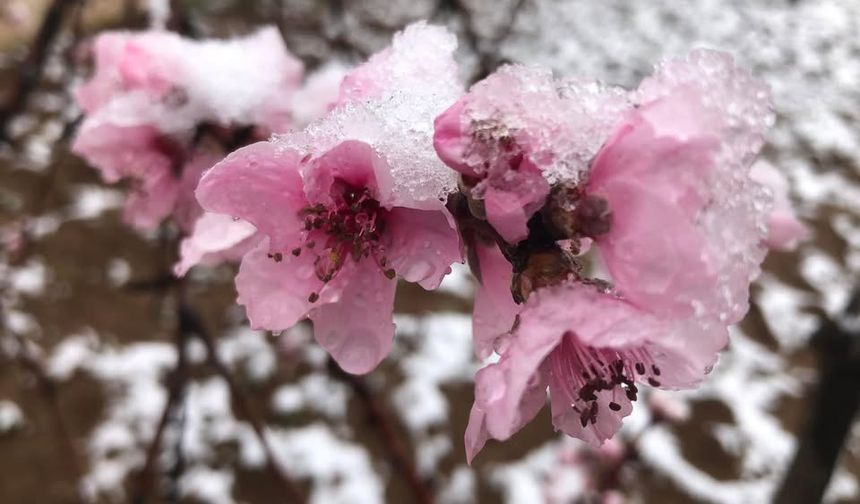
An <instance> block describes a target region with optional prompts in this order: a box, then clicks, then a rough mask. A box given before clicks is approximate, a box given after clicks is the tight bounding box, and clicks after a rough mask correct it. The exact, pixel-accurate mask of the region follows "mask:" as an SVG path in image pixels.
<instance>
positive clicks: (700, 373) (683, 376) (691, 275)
mask: <svg viewBox="0 0 860 504" xmlns="http://www.w3.org/2000/svg"><path fill="white" fill-rule="evenodd" d="M505 72H507V73H508V74H510V73H518V74H519V75H520V77H521V78H522V79H525V81H526V82H527V83H529V84H531V85H530V86H525V87H527V88H528V89H543V93H550V98H549V99H550V100H551V101H553V102H557V103H558V105H557V106H555V107H547V106H544V105H541V102H540V101H538V102H537V104H536V105H535V106H534V107H533V108H534V109H538V110H540V111H541V113H540V114H539V117H550V118H551V119H550V122H549V124H559V125H560V126H553V127H551V128H549V129H548V130H546V127H545V126H544V127H543V128H544V129H541V128H542V126H541V125H540V124H539V122H535V125H534V126H533V127H531V128H530V132H529V134H531V135H533V138H535V140H533V141H532V142H531V143H529V142H516V144H517V145H530V146H531V150H530V151H529V152H545V153H546V154H545V155H544V156H538V157H537V158H536V159H539V158H547V159H552V160H554V161H553V162H551V163H548V164H546V165H543V166H542V168H541V169H540V174H541V176H543V177H544V178H545V180H546V181H547V183H548V184H549V187H550V189H549V190H548V191H547V194H546V197H544V201H543V202H542V203H541V204H540V206H539V208H538V209H537V210H535V213H538V212H540V216H541V219H540V220H539V221H536V222H535V223H534V225H535V226H536V227H540V226H543V229H544V230H543V233H544V235H549V236H555V237H556V238H558V239H564V240H567V241H571V240H572V241H573V242H574V244H575V243H576V242H579V241H580V240H582V239H583V238H589V239H591V240H593V245H594V247H593V248H594V249H595V250H596V252H597V253H598V254H599V258H600V260H601V263H602V265H603V266H604V267H605V269H606V270H607V272H608V275H609V277H610V280H611V287H607V288H603V287H601V288H599V289H598V288H596V287H595V286H593V285H590V284H591V283H593V280H592V279H588V278H585V277H583V276H582V274H581V272H578V271H571V272H570V273H568V274H567V276H566V277H565V278H564V279H558V280H556V281H555V283H554V284H553V283H550V284H549V285H550V286H543V287H541V286H540V285H539V286H538V287H539V288H538V289H537V290H534V291H533V292H531V293H530V294H529V293H528V292H526V293H522V292H521V293H520V294H521V295H524V294H525V295H528V299H527V301H526V303H525V304H524V305H523V306H522V307H520V308H519V310H517V309H516V308H515V309H514V310H513V311H512V312H516V311H519V313H518V316H517V318H516V321H515V322H514V324H513V325H512V326H510V325H507V326H506V328H504V327H503V328H501V330H499V329H500V328H499V327H493V326H491V325H489V324H487V328H486V329H487V331H489V332H490V333H493V332H495V333H496V334H497V338H496V341H495V343H494V346H495V348H496V350H497V352H498V353H500V355H501V359H500V360H499V361H498V362H497V363H495V364H491V365H489V366H487V367H485V368H483V369H482V370H480V371H479V372H478V374H477V376H476V389H475V405H474V407H473V410H472V413H471V416H470V424H469V427H468V429H467V432H466V439H465V440H466V449H467V454H468V457H469V458H470V459H471V458H472V457H474V455H475V454H476V453H477V451H478V450H479V449H480V448H481V447H482V446H483V444H484V442H485V441H486V440H487V439H489V438H494V439H507V438H508V437H510V436H511V435H512V434H513V433H514V432H516V431H517V430H519V429H520V428H521V427H522V426H523V425H524V424H525V423H527V422H528V421H530V420H531V419H532V418H533V417H534V416H535V415H536V414H537V412H538V411H539V410H540V409H541V408H542V406H543V404H544V402H545V396H546V390H547V388H548V389H549V393H550V398H551V406H552V411H553V424H554V425H555V427H556V429H558V430H562V431H564V432H565V433H567V434H569V435H571V436H574V437H577V438H580V439H582V440H584V441H587V442H589V443H591V444H595V445H597V444H600V443H602V442H603V441H604V440H606V439H609V438H610V437H611V436H612V435H613V434H614V433H615V432H616V431H617V430H618V429H619V428H620V425H621V419H622V418H623V417H624V416H626V415H627V414H629V413H630V411H631V409H632V405H631V401H634V400H635V399H636V398H637V396H638V390H639V389H638V385H637V383H639V384H648V385H651V386H654V387H662V388H685V387H691V386H695V385H696V384H697V383H698V382H699V381H700V380H701V379H702V378H703V377H704V375H705V374H706V373H707V372H709V371H710V369H711V366H712V365H713V364H714V362H715V361H716V359H717V354H718V352H719V351H720V350H721V349H722V348H723V347H724V346H725V344H726V342H727V327H728V326H729V325H730V324H732V323H735V322H737V321H739V320H740V319H741V318H742V317H743V315H744V314H745V312H746V310H747V307H748V295H749V294H748V293H749V285H750V283H751V282H752V280H753V279H754V278H755V277H756V276H757V274H758V272H759V265H760V263H761V261H762V259H763V258H764V254H765V249H764V247H763V246H762V239H763V236H764V233H763V230H764V222H765V220H766V218H767V212H768V208H767V195H766V193H765V191H764V189H763V188H762V187H761V186H759V185H758V184H757V183H756V182H754V181H753V180H752V179H751V178H750V173H749V172H750V165H751V163H752V161H753V159H754V157H755V154H756V153H757V152H758V150H759V149H760V147H761V145H762V135H763V131H764V129H765V127H766V126H767V125H768V124H769V122H770V121H771V120H772V114H771V112H770V108H769V101H768V93H767V90H766V88H765V87H764V85H762V84H761V83H759V82H758V81H756V80H754V79H752V77H750V76H749V74H747V73H746V72H744V71H742V70H739V69H737V68H736V67H735V66H734V64H733V62H732V60H731V58H730V57H728V56H727V55H725V54H722V53H718V52H715V51H695V52H693V53H691V55H690V56H689V57H688V58H685V59H679V60H670V61H667V62H665V63H663V64H662V65H660V66H658V68H657V70H656V72H655V74H654V76H652V77H649V78H648V79H646V80H644V81H643V82H642V84H641V85H640V87H639V88H638V89H637V90H635V91H632V92H630V93H628V97H627V100H628V101H629V103H631V104H633V105H635V107H633V108H628V109H626V110H625V109H624V108H623V107H622V108H618V107H615V106H611V107H610V110H612V111H616V112H618V113H617V114H615V115H614V116H613V120H614V124H612V125H611V126H610V127H606V124H605V122H604V121H605V119H603V118H600V119H598V120H597V121H598V122H597V126H596V127H595V128H593V129H591V130H590V131H591V136H592V137H594V136H596V137H597V139H598V140H597V141H595V139H594V138H589V137H588V135H585V136H583V137H582V138H584V139H585V140H583V141H585V142H586V144H587V145H585V146H578V147H577V146H571V145H570V144H568V143H566V140H569V138H568V137H567V136H566V137H565V139H564V140H560V139H557V138H556V137H554V136H553V132H554V131H556V130H558V129H562V128H566V131H568V132H571V135H573V136H576V135H579V134H580V133H582V132H586V131H589V130H588V129H587V128H583V126H582V125H579V124H577V125H575V126H570V125H569V122H567V123H566V122H565V119H564V117H562V116H567V117H572V118H573V119H571V120H572V121H574V122H578V121H580V119H581V117H583V115H584V116H586V117H587V116H588V115H589V114H590V113H592V112H594V111H600V110H602V107H605V105H606V104H607V103H614V102H613V100H614V97H616V96H617V92H614V91H613V92H609V91H601V92H609V93H610V94H611V96H610V98H600V97H595V96H594V95H593V94H589V93H584V92H571V89H572V88H571V85H570V84H569V83H568V84H566V86H567V87H566V88H565V89H567V91H566V92H564V93H563V92H559V91H558V89H559V88H561V87H562V84H560V83H556V87H555V88H553V87H551V86H548V85H546V79H547V78H548V77H540V78H538V79H537V81H536V82H534V79H535V77H534V75H535V74H534V71H533V70H525V69H518V68H516V67H511V68H508V69H507V70H505ZM573 88H575V89H580V90H581V89H582V88H577V87H576V86H573ZM476 89H481V88H479V87H478V86H477V85H476V86H475V87H473V89H472V91H471V93H474V92H475V90H476ZM589 89H590V88H589ZM471 93H470V94H471ZM487 93H488V94H490V96H491V97H495V99H496V100H498V99H499V97H500V96H503V94H501V93H496V94H492V93H490V92H489V91H487ZM467 99H468V97H467ZM571 99H573V100H581V101H585V102H588V103H590V105H583V106H581V107H580V108H579V110H580V111H585V112H582V113H580V114H565V113H564V111H569V110H571V107H570V106H566V105H565V103H566V101H567V100H571ZM475 100H476V99H475V98H472V101H475ZM544 100H546V99H544ZM464 101H466V100H464ZM499 103H500V102H498V101H497V102H496V105H497V106H499V107H501V108H502V109H504V107H502V106H500V105H498V104H499ZM517 107H518V108H517V110H516V113H513V114H506V113H501V114H499V113H496V112H493V111H491V113H490V117H491V120H492V121H494V126H493V129H494V131H517V128H520V127H523V125H528V124H529V123H528V122H527V118H528V117H529V113H528V112H525V111H526V110H528V108H527V107H526V104H523V105H517ZM454 110H455V111H456V109H454ZM482 110H491V109H482ZM555 110H558V111H561V112H558V115H554V114H556V112H554V111H555ZM449 112H451V109H449ZM455 115H457V114H456V113H455ZM609 115H612V114H609ZM475 117H476V116H475V112H472V113H471V115H469V119H468V120H467V121H466V122H460V124H461V125H462V124H466V125H470V124H474V123H475ZM443 119H444V116H443V117H441V118H440V120H439V121H437V135H436V147H437V149H438V150H440V155H441V156H443V158H444V157H445V155H446V153H447V154H449V158H448V159H446V161H447V162H448V164H449V165H451V166H453V167H455V168H457V166H455V165H456V164H457V163H461V164H465V165H466V167H467V168H469V167H481V166H486V163H485V164H482V162H481V160H482V159H483V160H487V162H488V163H489V164H490V166H492V163H494V162H495V160H496V159H497V152H496V151H492V150H491V151H490V153H489V154H487V153H486V151H485V152H483V153H482V152H480V151H476V150H472V151H470V150H469V149H474V145H475V143H476V142H475V138H476V137H475V135H474V132H473V133H472V135H471V136H469V135H466V136H465V137H463V136H458V135H456V134H454V135H445V134H441V135H440V132H439V127H440V124H441V126H442V127H443V128H444V127H445V125H446V122H445V121H447V119H444V120H443ZM499 121H501V122H499ZM536 121H537V120H536ZM553 121H555V122H553ZM508 123H512V124H513V126H509V125H508ZM447 124H448V125H449V126H450V124H451V123H447ZM443 133H444V129H443ZM464 138H465V143H464V140H463V139H464ZM440 140H441V144H440ZM449 140H450V142H449V143H447V144H446V143H445V142H448V141H449ZM479 144H480V143H479ZM497 144H498V143H497ZM596 144H597V145H600V147H598V148H595V147H594V145H596ZM440 145H441V148H440ZM463 145H468V146H469V147H468V148H466V149H465V150H463V149H460V150H458V148H460V147H462V146H463ZM458 146H460V147H458ZM588 152H593V153H594V154H593V156H592V158H591V159H590V160H587V162H586V163H585V165H584V166H585V168H583V167H582V166H583V165H580V164H578V163H579V161H578V160H580V159H582V158H583V156H586V155H587V154H588ZM452 153H453V154H452ZM528 155H529V156H533V158H534V154H528ZM561 160H565V161H564V163H563V164H564V166H563V167H561V168H559V167H558V166H556V165H557V164H558V163H559V162H560V161H561ZM571 167H573V168H572V169H570V168H571ZM458 169H459V170H460V171H461V173H466V170H465V169H463V168H462V167H460V168H458ZM470 169H471V168H470ZM502 171H503V172H506V173H510V168H509V167H503V169H502ZM514 171H517V170H514ZM472 173H476V172H472ZM506 176H507V175H503V177H506ZM481 183H489V184H494V183H495V182H493V178H492V176H490V177H485V178H483V179H482V182H479V183H478V184H477V185H475V186H474V187H475V188H478V187H480V184H481ZM496 186H497V187H498V184H497V185H496ZM516 190H517V189H516V187H512V188H511V189H509V190H508V192H509V193H510V192H516ZM485 202H486V197H485ZM526 217H528V216H526ZM487 220H488V222H489V223H490V224H491V225H493V226H494V227H495V228H496V230H497V231H498V232H499V234H501V235H502V236H503V237H505V234H504V232H503V231H502V229H500V228H499V227H498V226H497V224H496V223H495V222H494V221H493V220H492V219H491V218H490V212H489V209H488V211H487ZM520 222H521V223H523V221H522V220H521V221H520ZM505 238H506V239H507V237H505ZM525 238H526V239H527V240H528V239H531V238H530V235H529V234H526V236H525ZM541 239H546V238H541ZM526 243H528V242H526ZM544 246H545V244H544ZM493 269H495V271H497V273H495V274H497V275H501V276H502V278H496V279H488V278H486V277H485V272H484V271H483V269H482V271H481V278H482V282H484V283H485V284H487V285H491V284H492V285H504V283H505V281H509V279H510V273H509V272H510V270H505V269H503V268H501V267H494V268H493ZM520 274H522V272H520ZM559 282H561V283H559ZM544 285H545V283H544ZM597 285H601V284H600V283H598V284H597ZM523 297H524V296H523ZM482 310H486V308H482ZM482 318H483V319H488V318H489V317H486V316H482ZM499 320H501V321H503V322H505V324H507V320H509V319H507V320H506V319H501V318H500V319H499ZM475 334H476V335H480V338H479V339H478V341H477V342H476V345H478V346H479V348H481V349H484V351H486V348H487V346H488V345H487V343H486V341H492V340H493V338H492V336H491V335H488V334H485V332H484V331H483V328H482V329H481V331H479V330H478V328H476V329H475ZM479 343H480V344H479ZM480 354H481V352H480V351H479V355H480Z"/></svg>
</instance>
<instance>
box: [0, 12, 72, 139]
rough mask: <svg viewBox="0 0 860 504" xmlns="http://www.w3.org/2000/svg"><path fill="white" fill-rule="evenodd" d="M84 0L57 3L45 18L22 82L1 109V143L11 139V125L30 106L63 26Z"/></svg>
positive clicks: (24, 66) (21, 76)
mask: <svg viewBox="0 0 860 504" xmlns="http://www.w3.org/2000/svg"><path fill="white" fill-rule="evenodd" d="M80 1H81V0H54V1H53V2H52V3H51V5H50V6H49V7H48V10H47V11H46V12H45V17H44V18H42V25H41V26H40V27H39V31H38V32H37V33H36V38H35V39H34V40H33V43H32V45H31V46H30V52H29V54H28V55H27V58H26V59H25V60H24V62H23V63H22V64H21V70H20V72H19V73H18V79H17V81H16V82H15V83H14V84H13V87H12V93H11V96H10V98H9V100H8V101H7V103H5V104H4V105H3V106H0V141H3V140H6V139H7V138H8V137H7V135H8V131H7V128H8V123H9V121H10V120H11V119H12V118H13V117H14V116H15V115H17V114H18V113H19V112H20V111H21V110H23V108H24V106H25V105H26V104H27V99H28V98H29V96H30V94H31V93H32V92H33V90H35V88H36V86H38V84H39V81H41V80H42V75H43V74H44V71H45V62H46V61H47V59H48V55H49V52H50V49H51V46H53V44H54V40H55V39H56V38H57V34H58V33H59V31H60V28H61V27H62V24H63V20H64V19H65V18H66V15H67V14H68V12H69V11H71V10H72V8H73V7H74V6H75V5H76V4H78V3H79V2H80Z"/></svg>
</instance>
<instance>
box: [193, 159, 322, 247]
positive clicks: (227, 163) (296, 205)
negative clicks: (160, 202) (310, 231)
mask: <svg viewBox="0 0 860 504" xmlns="http://www.w3.org/2000/svg"><path fill="white" fill-rule="evenodd" d="M300 161H301V160H300V158H299V155H298V154H297V153H296V152H295V151H292V150H289V149H283V148H279V147H278V146H277V145H275V144H274V143H271V142H258V143H255V144H253V145H249V146H247V147H244V148H242V149H239V150H237V151H236V152H234V153H232V154H230V155H229V156H227V158H226V159H224V160H223V161H221V162H220V163H218V164H217V165H215V166H214V167H213V168H212V169H211V170H209V171H208V172H206V173H205V174H204V175H203V178H202V179H201V180H200V185H199V186H198V187H197V191H196V194H197V200H198V201H199V202H200V205H201V206H202V207H203V208H204V209H205V210H208V211H210V212H214V213H221V214H228V215H231V216H233V217H237V218H240V219H242V220H245V221H248V222H250V223H251V224H253V225H254V227H256V228H257V229H258V230H259V231H260V232H261V233H263V234H265V235H266V236H268V237H269V238H270V240H271V245H272V250H273V251H278V252H281V253H282V254H284V255H285V256H286V255H287V252H288V251H289V250H291V249H292V248H293V247H296V246H298V245H299V238H298V237H299V233H300V232H301V231H302V229H303V227H304V221H303V220H302V216H301V215H300V212H301V210H302V209H304V208H305V207H307V206H308V203H307V201H306V200H305V196H304V192H303V186H302V179H301V175H300V174H299V163H300Z"/></svg>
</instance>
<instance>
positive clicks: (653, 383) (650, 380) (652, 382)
mask: <svg viewBox="0 0 860 504" xmlns="http://www.w3.org/2000/svg"><path fill="white" fill-rule="evenodd" d="M648 385H651V386H652V387H659V386H660V382H658V381H657V380H655V379H654V378H648Z"/></svg>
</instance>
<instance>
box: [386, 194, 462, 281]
mask: <svg viewBox="0 0 860 504" xmlns="http://www.w3.org/2000/svg"><path fill="white" fill-rule="evenodd" d="M385 225H386V227H385V238H386V240H385V243H386V245H385V249H386V258H387V259H388V266H390V267H391V268H393V269H394V271H396V272H397V274H398V276H400V278H402V279H404V280H406V281H407V282H414V283H418V284H420V285H421V286H422V287H424V288H425V289H427V290H433V289H435V288H436V287H439V284H440V283H442V278H443V277H444V276H445V275H447V274H448V273H450V272H451V264H452V263H454V262H462V261H463V254H462V252H461V247H460V237H459V236H458V234H457V230H456V226H455V224H454V223H453V222H451V221H450V220H449V218H448V215H447V211H445V210H442V211H438V212H433V211H427V210H413V209H411V208H399V207H398V208H394V209H392V210H391V211H390V212H389V213H388V215H387V217H386V222H385Z"/></svg>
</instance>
